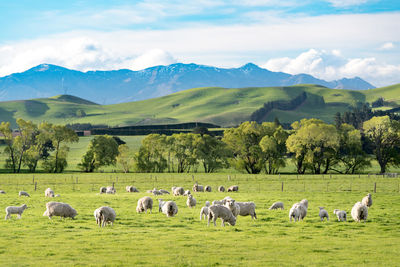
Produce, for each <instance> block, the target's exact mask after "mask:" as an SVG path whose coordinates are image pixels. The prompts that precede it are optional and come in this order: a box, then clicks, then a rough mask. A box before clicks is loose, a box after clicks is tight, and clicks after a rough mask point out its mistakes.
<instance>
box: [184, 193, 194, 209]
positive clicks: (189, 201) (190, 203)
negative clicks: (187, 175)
mask: <svg viewBox="0 0 400 267" xmlns="http://www.w3.org/2000/svg"><path fill="white" fill-rule="evenodd" d="M186 205H187V206H188V207H189V208H193V207H195V206H196V199H195V198H194V197H193V196H192V195H188V198H187V200H186Z"/></svg>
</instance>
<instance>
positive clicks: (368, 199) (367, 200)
mask: <svg viewBox="0 0 400 267" xmlns="http://www.w3.org/2000/svg"><path fill="white" fill-rule="evenodd" d="M361 203H363V204H364V205H365V206H367V207H368V208H369V207H371V206H372V197H371V194H369V193H368V195H366V196H365V197H363V199H362V201H361Z"/></svg>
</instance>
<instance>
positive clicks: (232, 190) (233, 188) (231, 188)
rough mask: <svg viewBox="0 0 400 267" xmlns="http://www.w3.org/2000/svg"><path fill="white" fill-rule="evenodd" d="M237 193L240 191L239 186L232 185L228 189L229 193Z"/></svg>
mask: <svg viewBox="0 0 400 267" xmlns="http://www.w3.org/2000/svg"><path fill="white" fill-rule="evenodd" d="M237 191H239V186H237V185H232V186H230V187H228V192H237Z"/></svg>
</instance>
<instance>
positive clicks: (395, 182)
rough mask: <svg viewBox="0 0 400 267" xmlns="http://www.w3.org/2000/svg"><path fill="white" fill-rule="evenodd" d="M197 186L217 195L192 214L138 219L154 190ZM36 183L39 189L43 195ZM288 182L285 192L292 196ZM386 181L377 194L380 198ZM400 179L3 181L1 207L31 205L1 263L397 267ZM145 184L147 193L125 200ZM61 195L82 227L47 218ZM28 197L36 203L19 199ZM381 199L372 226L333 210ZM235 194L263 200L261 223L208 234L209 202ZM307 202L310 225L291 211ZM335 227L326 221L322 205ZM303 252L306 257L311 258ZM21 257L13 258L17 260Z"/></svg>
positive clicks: (9, 227) (10, 228)
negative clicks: (105, 218)
mask: <svg viewBox="0 0 400 267" xmlns="http://www.w3.org/2000/svg"><path fill="white" fill-rule="evenodd" d="M194 181H198V182H199V184H203V185H205V184H209V185H211V186H212V188H213V192H211V193H194V197H195V198H196V199H197V203H198V204H197V206H196V207H195V208H194V209H189V208H187V207H186V205H185V202H186V197H174V196H170V195H167V196H163V197H162V198H164V199H168V200H170V199H171V200H174V201H176V203H177V205H178V208H179V212H178V214H177V216H176V217H173V218H166V217H165V215H164V214H160V213H158V209H157V200H156V197H153V200H154V201H155V208H153V213H152V214H137V213H136V211H135V208H136V203H137V200H138V199H139V198H140V197H142V196H144V195H148V194H146V193H145V191H146V190H148V189H152V188H153V187H157V188H164V189H167V190H170V188H171V186H173V185H180V186H183V187H185V188H189V189H191V187H192V185H193V183H194ZM35 183H36V191H35V190H34V188H35ZM113 183H114V184H115V188H116V190H117V193H116V194H115V195H99V194H98V189H99V187H100V186H106V185H112V184H113ZM282 183H283V191H282ZM375 183H376V193H374V192H373V190H374V185H375ZM399 183H400V179H399V178H382V177H380V176H375V175H361V176H358V175H355V176H344V175H325V176H323V175H305V176H297V175H275V176H271V175H245V174H229V175H228V174H193V176H192V174H110V173H108V174H105V173H96V174H71V173H69V174H35V175H34V176H33V175H32V174H20V175H12V174H1V175H0V189H2V190H5V191H6V192H7V193H6V194H1V195H0V207H1V208H5V207H6V206H8V205H21V204H23V203H26V204H27V205H28V207H29V209H27V210H26V211H25V212H24V214H23V215H22V219H21V220H17V219H15V217H13V218H12V219H11V220H8V221H5V220H0V236H1V237H2V238H1V239H0V256H1V260H0V263H1V265H25V264H29V265H43V264H48V263H49V262H51V263H52V264H55V265H135V264H138V265H145V266H150V265H153V266H154V265H157V266H217V265H222V266H239V265H242V266H243V265H244V266H294V265H298V266H317V265H322V264H323V265H337V263H338V262H340V264H341V265H350V264H353V265H366V266H377V265H387V266H396V265H398V262H399V260H400V255H399V254H398V251H399V249H400V245H399V242H398V241H399V240H400V239H399V238H400V233H399V231H398V229H399V226H400V220H399V218H400V193H399ZM130 184H132V185H135V186H136V187H137V188H138V189H139V190H140V191H141V193H127V192H124V188H125V186H126V185H130ZM232 184H237V185H239V192H237V193H229V194H227V193H219V192H215V189H216V187H217V186H218V185H224V186H225V187H227V186H229V185H232ZM47 187H51V188H52V189H53V190H54V191H55V193H56V194H61V197H60V198H56V199H55V200H56V201H62V202H66V203H69V204H70V205H71V206H72V207H74V208H75V209H76V210H77V211H78V216H77V217H76V220H70V219H64V220H60V219H59V218H53V220H49V219H48V218H47V217H43V216H42V214H43V212H44V210H45V203H46V202H48V201H49V199H46V198H45V197H44V190H45V189H46V188H47ZM20 190H25V191H27V192H29V193H30V194H31V198H23V197H18V191H20ZM368 192H371V193H372V195H373V201H374V204H373V206H372V207H371V208H370V209H369V216H368V221H367V223H365V224H364V223H355V222H354V221H353V220H352V219H350V216H349V221H348V222H347V223H343V222H341V223H339V222H337V221H336V218H335V216H334V215H333V214H332V211H333V209H335V208H339V209H344V210H346V211H347V213H348V215H350V210H351V207H352V206H353V204H354V203H355V202H357V201H360V200H361V198H362V197H363V196H364V195H366V193H368ZM226 195H230V196H231V197H233V198H234V199H236V200H238V201H254V202H255V203H256V206H257V208H256V212H257V217H258V219H257V220H255V221H252V220H251V218H250V217H239V218H238V221H237V224H236V226H234V227H232V226H226V227H225V228H222V227H221V226H220V222H219V221H217V227H214V226H209V227H207V224H206V222H204V221H199V218H198V217H199V211H200V209H201V207H202V206H203V204H204V202H205V201H206V200H209V201H212V200H214V199H222V198H223V197H225V196H226ZM303 198H307V199H308V200H309V211H308V214H307V217H306V218H305V220H304V221H303V222H299V223H290V222H289V220H288V210H289V208H290V206H291V204H293V203H295V202H297V201H299V200H301V199H303ZM278 200H280V201H283V202H284V203H285V210H284V211H279V210H278V211H270V210H268V209H267V208H268V207H269V205H270V204H271V203H272V202H275V201H278ZM103 205H106V206H110V207H113V208H114V209H115V210H116V212H117V220H116V222H115V224H114V226H112V227H106V228H104V229H100V228H99V227H98V226H97V225H96V223H95V220H94V217H93V211H94V210H95V209H96V208H98V207H100V206H103ZM319 206H324V207H325V208H326V210H328V212H329V215H330V217H331V220H330V221H329V222H320V220H319V217H318V207H319ZM302 254H303V255H304V256H302ZM11 255H12V256H11Z"/></svg>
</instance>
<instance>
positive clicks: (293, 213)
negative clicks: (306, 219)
mask: <svg viewBox="0 0 400 267" xmlns="http://www.w3.org/2000/svg"><path fill="white" fill-rule="evenodd" d="M296 204H297V203H296ZM296 204H294V205H293V206H292V208H291V209H290V211H289V219H290V221H292V219H294V221H295V222H297V221H299V220H300V210H299V209H298V208H297V206H295V205H296Z"/></svg>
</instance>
